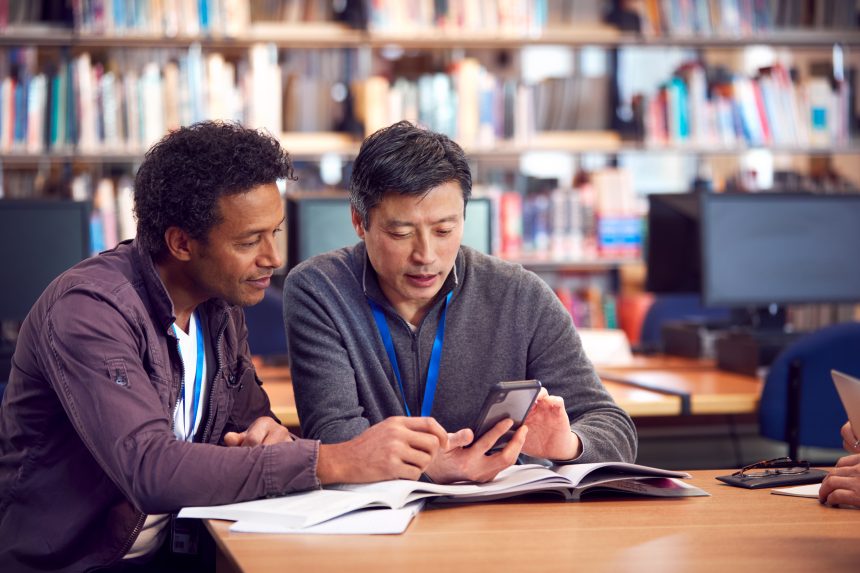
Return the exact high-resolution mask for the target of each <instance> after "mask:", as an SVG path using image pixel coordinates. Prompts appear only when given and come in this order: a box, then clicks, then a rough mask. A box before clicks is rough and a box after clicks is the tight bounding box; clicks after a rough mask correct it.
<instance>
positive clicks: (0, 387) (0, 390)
mask: <svg viewBox="0 0 860 573" xmlns="http://www.w3.org/2000/svg"><path fill="white" fill-rule="evenodd" d="M5 392H6V382H0V404H2V403H3V394H4V393H5Z"/></svg>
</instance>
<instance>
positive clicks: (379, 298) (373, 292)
mask: <svg viewBox="0 0 860 573" xmlns="http://www.w3.org/2000/svg"><path fill="white" fill-rule="evenodd" d="M355 254H356V257H357V258H358V260H359V261H361V288H362V290H363V291H364V296H366V297H367V298H369V299H371V300H373V301H374V302H376V303H377V304H379V305H380V306H381V307H382V308H384V309H385V310H387V311H388V312H391V313H393V314H394V315H395V316H400V315H399V314H397V312H396V311H395V310H394V307H392V306H391V303H389V302H388V299H387V298H386V297H385V294H384V293H383V292H382V288H381V287H380V286H379V277H378V276H377V274H376V269H374V268H373V265H371V264H370V258H369V257H368V256H367V247H366V246H365V244H364V241H361V242H359V243H358V245H356V249H355ZM465 269H466V257H465V255H464V254H463V248H462V247H460V250H459V251H457V258H456V259H454V268H453V269H452V272H450V273H448V277H447V278H446V279H445V282H444V283H443V284H442V288H440V289H439V292H438V293H436V297H435V298H434V299H433V304H432V306H433V307H435V306H436V305H437V303H438V302H439V301H440V300H442V299H443V298H445V296H446V295H447V294H448V293H449V292H451V291H453V290H455V289H457V288H458V287H459V286H460V276H462V275H463V272H464V271H465ZM456 296H457V293H456V292H455V293H454V295H453V297H452V298H454V297H456Z"/></svg>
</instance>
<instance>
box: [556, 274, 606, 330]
mask: <svg viewBox="0 0 860 573" xmlns="http://www.w3.org/2000/svg"><path fill="white" fill-rule="evenodd" d="M554 282H556V285H555V287H554V288H553V290H554V291H555V294H556V296H557V297H558V299H559V300H560V301H561V303H562V305H564V307H565V308H566V309H567V311H568V312H569V313H570V317H571V318H572V319H573V324H575V325H576V326H577V327H578V328H619V323H618V310H617V309H618V305H617V299H616V297H615V295H614V294H613V293H611V292H610V291H609V290H608V288H607V287H604V286H601V285H599V284H597V283H596V282H595V281H589V280H587V278H586V280H585V281H578V282H580V283H582V282H585V284H576V283H571V282H570V281H554Z"/></svg>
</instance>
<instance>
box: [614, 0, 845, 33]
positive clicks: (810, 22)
mask: <svg viewBox="0 0 860 573" xmlns="http://www.w3.org/2000/svg"><path fill="white" fill-rule="evenodd" d="M628 4H631V5H632V7H633V9H634V10H635V11H636V12H635V13H636V14H637V15H638V17H639V22H640V30H641V32H642V33H643V34H645V35H647V36H693V35H705V36H752V35H754V34H757V33H760V32H773V31H775V30H784V29H797V28H807V29H809V28H812V29H816V28H817V29H822V28H824V29H832V28H856V27H857V13H858V12H857V3H856V2H854V0H820V1H815V2H810V1H808V0H644V1H641V2H633V3H628Z"/></svg>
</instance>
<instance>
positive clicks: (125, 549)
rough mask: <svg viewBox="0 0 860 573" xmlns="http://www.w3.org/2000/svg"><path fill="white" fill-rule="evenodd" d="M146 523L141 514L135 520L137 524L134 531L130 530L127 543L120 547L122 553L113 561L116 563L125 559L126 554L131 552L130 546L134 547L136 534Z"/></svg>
mask: <svg viewBox="0 0 860 573" xmlns="http://www.w3.org/2000/svg"><path fill="white" fill-rule="evenodd" d="M145 521H146V514H145V513H141V514H140V517H138V518H137V523H136V524H135V526H134V529H132V530H131V535H130V536H129V538H128V541H126V542H125V545H123V546H122V551H121V552H120V554H119V556H117V558H116V559H115V560H114V561H115V562H118V561H119V560H121V559H122V558H123V557H125V555H126V553H128V552H129V551H130V550H131V546H132V545H134V541H135V539H137V536H138V534H140V530H141V529H143V523H144V522H145Z"/></svg>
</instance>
